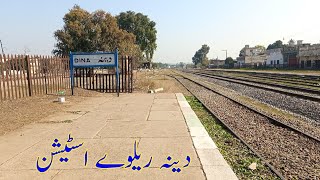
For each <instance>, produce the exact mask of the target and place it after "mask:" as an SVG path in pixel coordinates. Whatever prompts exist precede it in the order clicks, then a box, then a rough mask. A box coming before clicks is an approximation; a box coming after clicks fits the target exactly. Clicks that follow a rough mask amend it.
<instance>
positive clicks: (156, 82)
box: [134, 69, 190, 95]
mask: <svg viewBox="0 0 320 180" xmlns="http://www.w3.org/2000/svg"><path fill="white" fill-rule="evenodd" d="M173 74H174V73H173V71H172V70H170V69H163V70H150V71H148V70H143V71H140V72H135V74H134V90H135V92H143V93H147V92H148V91H149V90H154V89H158V88H163V89H164V90H163V91H161V92H159V93H183V94H188V93H189V92H188V90H186V89H185V88H184V87H183V86H182V85H181V84H180V83H179V82H177V81H176V80H175V79H174V78H172V77H170V76H169V75H173ZM189 95H190V94H189Z"/></svg>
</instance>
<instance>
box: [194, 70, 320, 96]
mask: <svg viewBox="0 0 320 180" xmlns="http://www.w3.org/2000/svg"><path fill="white" fill-rule="evenodd" d="M192 74H195V73H192ZM196 75H199V76H204V77H208V78H214V79H219V80H222V81H228V82H232V83H237V84H242V85H245V86H250V87H255V88H259V89H264V90H268V91H273V92H277V93H281V94H285V95H290V96H294V97H298V98H301V99H307V100H311V101H315V102H320V97H315V96H309V95H305V94H299V93H294V92H289V91H284V90H280V89H274V88H272V87H263V86H260V85H254V84H250V83H247V82H240V81H238V80H235V79H233V78H224V77H218V76H215V75H208V74H203V73H197V74H196Z"/></svg>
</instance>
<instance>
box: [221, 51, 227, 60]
mask: <svg viewBox="0 0 320 180" xmlns="http://www.w3.org/2000/svg"><path fill="white" fill-rule="evenodd" d="M222 51H225V52H226V59H227V58H228V50H222Z"/></svg>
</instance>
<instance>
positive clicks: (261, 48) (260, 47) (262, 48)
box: [255, 45, 266, 52]
mask: <svg viewBox="0 0 320 180" xmlns="http://www.w3.org/2000/svg"><path fill="white" fill-rule="evenodd" d="M255 48H257V49H259V50H260V52H264V51H266V48H265V47H264V46H262V45H256V46H255Z"/></svg>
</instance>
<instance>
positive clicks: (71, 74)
mask: <svg viewBox="0 0 320 180" xmlns="http://www.w3.org/2000/svg"><path fill="white" fill-rule="evenodd" d="M69 58H70V78H71V79H70V82H71V95H72V96H73V95H74V74H73V54H72V52H70V54H69Z"/></svg>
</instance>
